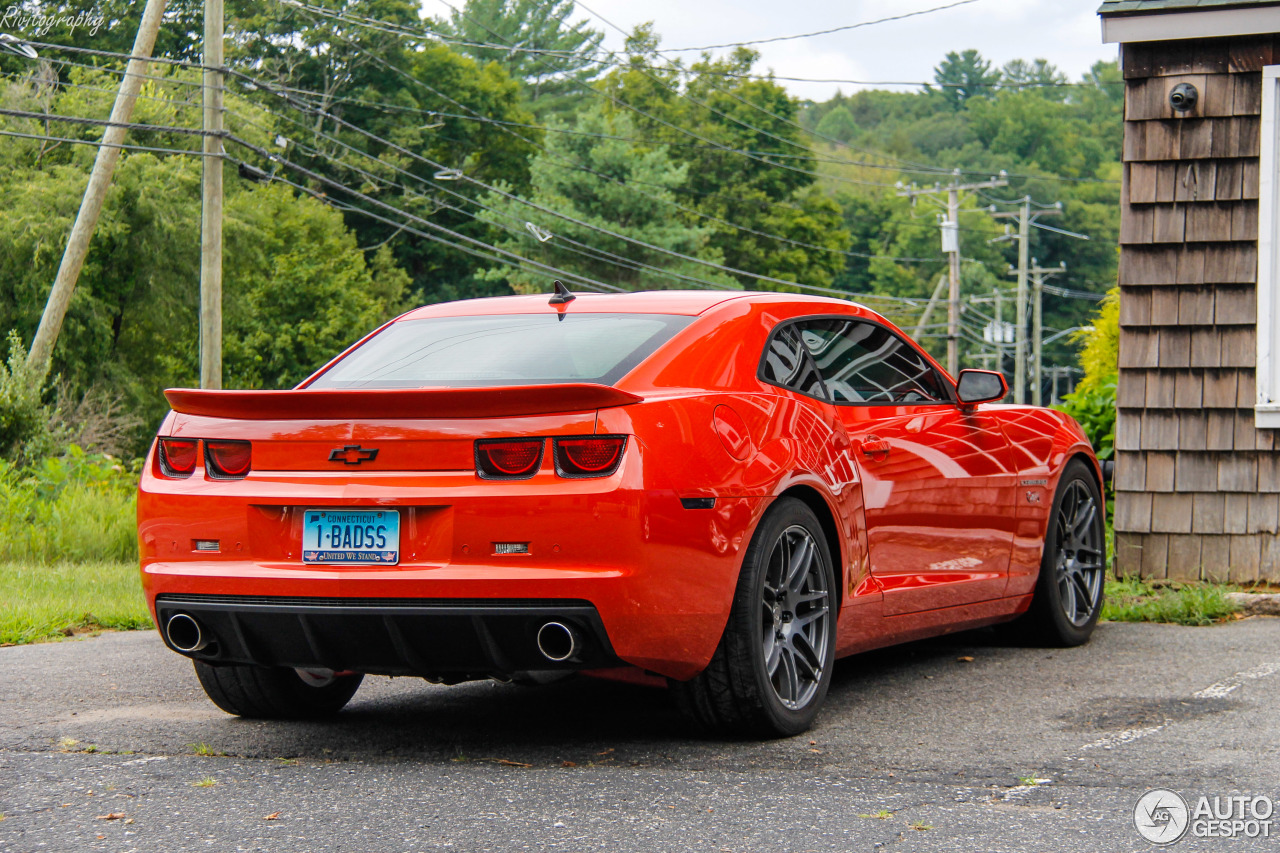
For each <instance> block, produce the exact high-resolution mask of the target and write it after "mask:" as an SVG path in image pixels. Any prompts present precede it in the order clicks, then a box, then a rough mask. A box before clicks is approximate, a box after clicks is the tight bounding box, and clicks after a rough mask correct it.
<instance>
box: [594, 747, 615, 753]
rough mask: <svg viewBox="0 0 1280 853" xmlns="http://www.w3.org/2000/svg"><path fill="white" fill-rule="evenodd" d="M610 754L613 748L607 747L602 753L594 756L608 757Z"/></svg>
mask: <svg viewBox="0 0 1280 853" xmlns="http://www.w3.org/2000/svg"><path fill="white" fill-rule="evenodd" d="M611 752H613V747H609V748H608V749H606V750H605V751H604V752H597V753H596V755H608V754H609V753H611Z"/></svg>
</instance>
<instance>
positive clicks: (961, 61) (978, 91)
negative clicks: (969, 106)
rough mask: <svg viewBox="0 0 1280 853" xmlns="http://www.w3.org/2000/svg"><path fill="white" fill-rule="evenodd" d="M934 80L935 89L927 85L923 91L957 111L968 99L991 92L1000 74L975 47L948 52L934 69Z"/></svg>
mask: <svg viewBox="0 0 1280 853" xmlns="http://www.w3.org/2000/svg"><path fill="white" fill-rule="evenodd" d="M933 80H934V82H935V83H936V84H937V86H938V88H937V89H935V88H933V87H932V86H928V85H926V86H925V90H926V91H928V92H931V93H933V94H934V95H935V96H936V97H938V98H940V99H941V100H942V102H943V103H945V104H947V105H949V106H950V107H951V108H952V109H954V110H958V109H960V108H961V107H963V106H964V105H965V103H966V102H967V101H968V100H969V99H970V98H976V97H981V96H984V95H990V94H991V93H992V92H994V91H995V87H996V85H997V84H998V83H999V82H1000V73H999V72H998V71H992V70H991V63H990V62H988V61H987V60H985V59H983V58H982V54H980V53H978V51H976V50H966V51H964V52H963V53H956V52H955V51H951V52H950V53H948V54H947V55H946V58H944V59H943V60H942V62H941V63H939V65H938V66H937V67H936V68H935V69H934V70H933Z"/></svg>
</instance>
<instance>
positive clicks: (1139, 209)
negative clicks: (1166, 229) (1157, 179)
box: [1120, 204, 1156, 245]
mask: <svg viewBox="0 0 1280 853" xmlns="http://www.w3.org/2000/svg"><path fill="white" fill-rule="evenodd" d="M1155 227H1156V209H1155V206H1154V205H1149V204H1135V205H1130V206H1129V207H1128V208H1127V209H1125V210H1124V211H1123V214H1122V215H1121V217H1120V243H1121V245H1128V244H1130V243H1139V244H1147V243H1150V242H1151V240H1152V238H1153V237H1154V235H1155Z"/></svg>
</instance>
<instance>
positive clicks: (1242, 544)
mask: <svg viewBox="0 0 1280 853" xmlns="http://www.w3.org/2000/svg"><path fill="white" fill-rule="evenodd" d="M1261 562H1262V538H1261V537H1259V536H1232V537H1231V553H1230V562H1229V564H1228V565H1229V568H1228V574H1227V579H1228V580H1229V581H1231V582H1232V583H1252V582H1254V581H1256V580H1258V567H1259V565H1260V563H1261Z"/></svg>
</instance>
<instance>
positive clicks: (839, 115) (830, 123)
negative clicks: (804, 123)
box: [817, 105, 858, 142]
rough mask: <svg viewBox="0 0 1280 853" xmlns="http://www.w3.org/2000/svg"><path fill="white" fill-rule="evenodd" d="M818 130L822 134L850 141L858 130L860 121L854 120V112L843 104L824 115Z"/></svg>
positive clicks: (842, 140)
mask: <svg viewBox="0 0 1280 853" xmlns="http://www.w3.org/2000/svg"><path fill="white" fill-rule="evenodd" d="M817 132H818V134H819V135H821V136H827V137H830V138H832V139H839V140H840V141H841V142H848V141H849V140H850V139H853V135H854V134H855V133H857V132H858V123H857V122H855V121H854V120H853V113H851V112H849V110H848V108H846V107H845V106H843V105H841V106H838V107H836V108H835V109H834V110H832V111H831V112H829V113H827V114H826V115H825V116H823V117H822V121H820V122H818V127H817Z"/></svg>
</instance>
